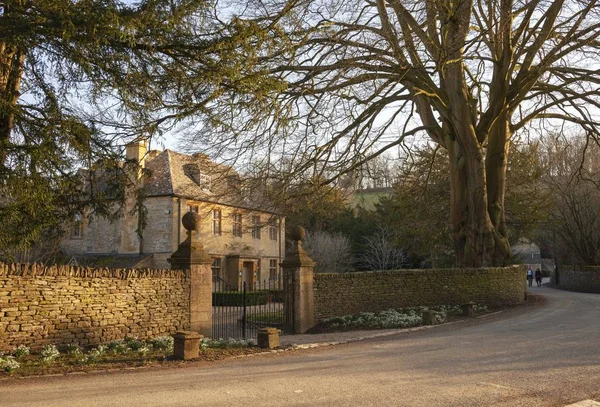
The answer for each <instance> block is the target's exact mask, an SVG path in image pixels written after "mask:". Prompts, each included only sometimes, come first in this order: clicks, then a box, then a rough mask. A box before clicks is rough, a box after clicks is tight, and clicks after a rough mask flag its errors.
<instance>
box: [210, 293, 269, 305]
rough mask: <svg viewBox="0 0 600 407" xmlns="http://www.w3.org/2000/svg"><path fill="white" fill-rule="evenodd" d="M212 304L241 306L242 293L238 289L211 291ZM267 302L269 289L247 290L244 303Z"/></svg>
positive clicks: (242, 303) (242, 301) (263, 303)
mask: <svg viewBox="0 0 600 407" xmlns="http://www.w3.org/2000/svg"><path fill="white" fill-rule="evenodd" d="M212 298H213V306H221V307H223V306H230V307H241V306H243V305H244V293H243V292H240V291H233V292H231V291H229V292H227V291H222V292H215V293H213V297H212ZM268 302H269V290H260V291H247V292H246V305H265V304H267V303H268Z"/></svg>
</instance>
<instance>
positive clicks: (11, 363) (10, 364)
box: [0, 356, 21, 373]
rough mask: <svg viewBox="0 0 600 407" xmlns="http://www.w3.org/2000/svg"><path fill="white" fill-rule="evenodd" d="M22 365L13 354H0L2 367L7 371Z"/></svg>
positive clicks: (0, 365) (0, 366) (0, 367)
mask: <svg viewBox="0 0 600 407" xmlns="http://www.w3.org/2000/svg"><path fill="white" fill-rule="evenodd" d="M20 367H21V365H20V364H19V362H17V361H16V360H15V358H14V357H13V356H0V369H2V370H4V371H5V372H8V373H10V372H12V371H14V370H16V369H18V368H20Z"/></svg>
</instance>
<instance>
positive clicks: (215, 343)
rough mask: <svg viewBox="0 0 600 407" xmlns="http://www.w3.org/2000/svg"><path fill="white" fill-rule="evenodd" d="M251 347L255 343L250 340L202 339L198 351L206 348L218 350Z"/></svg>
mask: <svg viewBox="0 0 600 407" xmlns="http://www.w3.org/2000/svg"><path fill="white" fill-rule="evenodd" d="M252 346H255V343H254V341H253V340H252V339H234V338H229V339H223V338H219V339H209V338H204V339H202V340H201V341H200V350H204V349H207V348H218V349H225V348H246V347H252Z"/></svg>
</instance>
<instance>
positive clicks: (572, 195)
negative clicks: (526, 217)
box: [541, 136, 600, 265]
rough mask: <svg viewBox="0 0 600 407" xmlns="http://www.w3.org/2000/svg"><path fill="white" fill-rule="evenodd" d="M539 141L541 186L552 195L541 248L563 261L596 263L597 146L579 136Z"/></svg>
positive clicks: (599, 208) (599, 222)
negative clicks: (543, 172)
mask: <svg viewBox="0 0 600 407" xmlns="http://www.w3.org/2000/svg"><path fill="white" fill-rule="evenodd" d="M543 141H544V143H543V149H542V152H541V155H542V158H543V161H544V163H545V165H546V167H547V175H546V176H545V177H544V179H543V186H544V187H545V188H546V189H547V190H548V191H549V192H550V193H551V196H552V207H551V210H550V213H549V216H548V222H547V223H546V224H545V227H544V228H543V230H542V231H541V232H542V233H541V241H542V244H543V247H544V249H545V250H546V251H549V252H550V253H551V255H552V256H553V257H554V258H555V259H556V260H557V261H558V262H560V263H563V264H565V263H569V264H582V265H586V264H587V265H592V264H594V265H595V264H600V159H599V157H600V148H599V147H598V146H597V145H591V146H589V145H587V142H588V139H587V138H586V137H582V136H579V137H569V138H566V137H560V136H559V137H557V136H554V137H548V138H546V139H544V140H543Z"/></svg>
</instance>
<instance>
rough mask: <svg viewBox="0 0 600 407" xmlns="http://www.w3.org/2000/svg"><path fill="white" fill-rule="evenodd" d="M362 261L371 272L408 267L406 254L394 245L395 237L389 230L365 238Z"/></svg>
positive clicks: (379, 231) (381, 230)
mask: <svg viewBox="0 0 600 407" xmlns="http://www.w3.org/2000/svg"><path fill="white" fill-rule="evenodd" d="M365 241H366V245H365V252H364V254H363V258H362V261H363V263H364V265H365V266H366V267H367V268H368V269H370V270H395V269H399V268H402V267H403V266H404V265H406V261H407V260H408V256H407V254H406V252H405V251H404V250H402V249H400V248H398V247H396V246H395V245H394V236H393V234H392V232H390V231H389V230H387V229H383V228H381V229H379V230H378V231H377V232H376V233H375V234H374V235H373V236H368V237H366V238H365Z"/></svg>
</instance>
